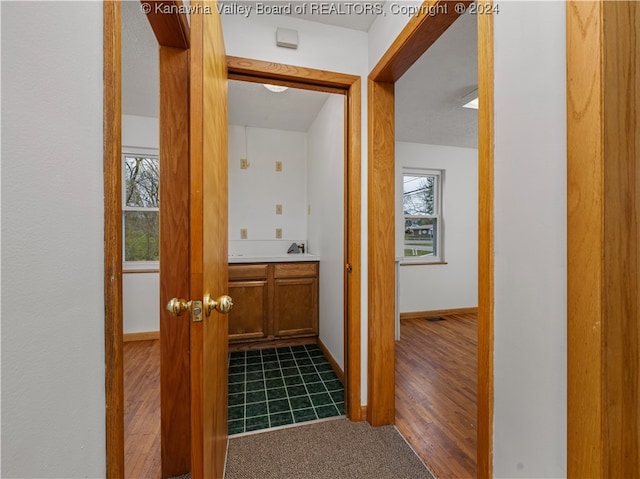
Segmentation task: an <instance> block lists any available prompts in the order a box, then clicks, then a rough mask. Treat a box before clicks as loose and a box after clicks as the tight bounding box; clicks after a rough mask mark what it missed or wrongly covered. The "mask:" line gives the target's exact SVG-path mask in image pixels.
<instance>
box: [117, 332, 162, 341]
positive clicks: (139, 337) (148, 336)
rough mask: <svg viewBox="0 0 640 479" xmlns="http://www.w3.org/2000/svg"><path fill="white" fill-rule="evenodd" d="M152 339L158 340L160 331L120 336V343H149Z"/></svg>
mask: <svg viewBox="0 0 640 479" xmlns="http://www.w3.org/2000/svg"><path fill="white" fill-rule="evenodd" d="M153 339H160V331H142V332H139V333H124V334H123V335H122V341H123V342H125V343H130V342H133V341H150V340H153Z"/></svg>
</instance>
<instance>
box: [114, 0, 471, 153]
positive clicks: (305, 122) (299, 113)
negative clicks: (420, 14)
mask: <svg viewBox="0 0 640 479" xmlns="http://www.w3.org/2000/svg"><path fill="white" fill-rule="evenodd" d="M139 5H140V4H139V2H137V1H135V2H129V1H126V2H123V22H122V23H123V38H122V43H123V54H122V65H123V94H122V100H123V104H122V111H123V113H124V114H129V115H141V116H149V117H157V116H158V88H157V85H158V83H159V80H158V48H157V46H156V44H155V38H154V36H153V32H152V31H151V27H150V26H149V24H148V22H147V19H146V17H145V16H144V15H143V14H142V13H141V12H140V7H139ZM305 18H307V19H314V18H315V20H316V21H320V20H321V21H322V23H331V24H333V25H338V26H346V25H349V24H351V25H353V28H357V29H361V30H366V29H368V28H369V25H370V23H371V20H372V18H366V17H364V18H363V16H361V15H324V16H319V17H318V16H315V17H309V16H308V15H307V16H306V17H305ZM365 20H366V21H365ZM345 22H346V23H345ZM300 35H304V31H300ZM476 85H477V31H476V17H475V16H473V15H463V16H462V17H460V18H459V19H458V20H457V21H456V22H455V23H454V24H453V25H452V26H451V27H450V28H449V29H448V30H447V31H446V32H445V33H444V34H443V36H442V37H441V38H440V39H439V40H438V41H437V42H436V43H435V44H434V45H433V46H432V47H431V48H430V49H429V51H428V52H427V53H425V54H424V55H423V56H422V58H420V59H419V60H418V61H417V62H416V63H415V64H414V65H413V66H412V67H411V68H410V69H409V71H408V72H407V73H405V75H404V76H403V77H402V78H401V79H400V80H399V81H398V82H397V83H396V138H397V139H398V140H399V141H410V142H415V143H427V144H437V145H450V146H461V147H472V148H475V147H476V144H477V110H470V109H467V108H462V107H461V103H462V102H461V99H462V97H464V96H465V95H466V94H467V93H469V92H470V91H471V90H473V89H475V88H476ZM326 95H327V94H325V93H319V92H313V91H304V90H293V89H290V90H287V91H285V92H283V93H279V94H278V93H273V92H270V91H268V90H266V89H265V88H264V87H262V86H261V85H260V84H251V83H245V82H235V81H232V82H229V121H230V123H232V124H237V125H247V126H255V127H261V128H274V129H285V130H297V131H306V129H308V126H309V125H310V124H311V122H312V121H313V119H314V118H315V117H316V115H317V113H318V112H319V111H320V108H321V107H322V105H323V104H324V101H325V100H326Z"/></svg>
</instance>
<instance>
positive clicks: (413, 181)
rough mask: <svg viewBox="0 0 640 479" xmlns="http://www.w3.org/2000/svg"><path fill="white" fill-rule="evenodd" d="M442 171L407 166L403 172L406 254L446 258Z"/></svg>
mask: <svg viewBox="0 0 640 479" xmlns="http://www.w3.org/2000/svg"><path fill="white" fill-rule="evenodd" d="M441 178H442V175H441V172H440V171H434V170H411V171H409V170H405V171H404V173H403V175H402V185H403V192H402V210H403V216H404V246H403V249H404V256H405V257H410V258H411V257H420V258H421V259H428V260H430V261H432V260H433V261H435V260H441V258H442V244H441V242H442V214H441V208H442V205H441V203H442V201H441V198H442V196H441V189H442V185H441Z"/></svg>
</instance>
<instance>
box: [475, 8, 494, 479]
mask: <svg viewBox="0 0 640 479" xmlns="http://www.w3.org/2000/svg"><path fill="white" fill-rule="evenodd" d="M488 3H489V4H492V2H491V1H490V2H488ZM489 11H491V10H489ZM478 98H479V102H480V108H479V110H478V440H477V444H478V450H477V461H478V462H477V471H478V477H493V375H494V370H493V349H494V343H493V335H494V333H493V316H494V297H495V292H494V262H493V258H494V242H493V231H494V219H493V218H494V149H493V148H494V146H493V145H494V114H493V112H494V102H493V100H494V97H493V15H478Z"/></svg>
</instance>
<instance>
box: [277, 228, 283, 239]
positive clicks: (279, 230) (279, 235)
mask: <svg viewBox="0 0 640 479" xmlns="http://www.w3.org/2000/svg"><path fill="white" fill-rule="evenodd" d="M276 239H282V228H276Z"/></svg>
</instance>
